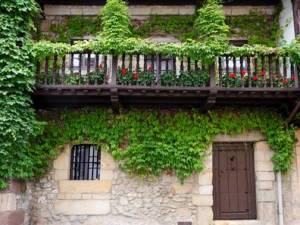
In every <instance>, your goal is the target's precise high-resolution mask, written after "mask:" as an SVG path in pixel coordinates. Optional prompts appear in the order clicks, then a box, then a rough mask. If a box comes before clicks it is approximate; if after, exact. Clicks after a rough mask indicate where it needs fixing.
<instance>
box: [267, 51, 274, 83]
mask: <svg viewBox="0 0 300 225" xmlns="http://www.w3.org/2000/svg"><path fill="white" fill-rule="evenodd" d="M272 60H273V57H272V55H269V59H268V64H269V78H270V84H269V85H270V87H271V88H272V87H273V85H274V84H273V65H272Z"/></svg>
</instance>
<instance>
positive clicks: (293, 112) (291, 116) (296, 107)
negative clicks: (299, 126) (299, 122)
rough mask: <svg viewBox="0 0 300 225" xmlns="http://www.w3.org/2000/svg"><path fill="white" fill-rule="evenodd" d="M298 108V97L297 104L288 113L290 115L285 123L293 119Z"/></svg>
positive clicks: (299, 103)
mask: <svg viewBox="0 0 300 225" xmlns="http://www.w3.org/2000/svg"><path fill="white" fill-rule="evenodd" d="M299 109H300V99H298V102H297V104H296V105H295V107H294V109H293V111H292V112H291V113H290V115H289V117H288V119H287V121H286V122H287V124H290V123H291V122H292V121H293V119H294V118H295V116H296V114H297V113H298V111H299Z"/></svg>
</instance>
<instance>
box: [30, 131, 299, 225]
mask: <svg viewBox="0 0 300 225" xmlns="http://www.w3.org/2000/svg"><path fill="white" fill-rule="evenodd" d="M215 141H216V142H240V141H249V142H255V145H254V147H255V172H256V197H257V211H258V218H257V220H243V221H213V210H212V205H213V196H212V193H213V186H212V176H213V173H212V155H211V154H210V155H209V156H208V157H207V159H206V162H205V165H206V167H205V170H204V171H203V172H201V173H200V174H194V175H193V176H191V177H190V178H189V179H188V180H187V181H186V182H185V183H184V184H183V185H182V184H181V183H180V182H179V180H178V179H177V178H176V177H175V176H173V175H172V174H164V175H163V176H162V177H160V178H153V179H147V180H143V179H141V178H137V177H130V176H129V175H128V174H125V173H123V172H122V171H121V170H120V169H119V168H118V165H117V163H116V162H114V160H113V159H112V158H111V156H110V155H109V154H108V153H106V152H105V149H103V148H102V152H101V171H100V180H96V181H70V180H68V178H69V164H70V148H71V146H66V148H65V149H64V151H63V152H62V153H61V154H60V156H59V157H58V158H57V159H56V160H55V162H54V166H53V170H52V171H51V172H50V173H48V174H47V175H46V176H45V177H44V178H42V179H41V180H40V181H39V182H36V183H33V184H28V188H27V194H28V196H31V198H30V199H31V201H30V203H31V206H30V209H31V213H30V214H26V218H27V217H29V218H27V222H26V223H25V224H24V225H29V224H30V225H77V224H78V225H79V224H83V225H95V224H97V225H150V224H151V225H177V223H178V222H192V224H193V225H275V224H277V210H276V209H277V208H276V207H277V199H276V193H277V192H276V187H277V186H276V181H275V174H274V173H273V171H272V163H271V157H272V151H271V150H270V149H269V147H268V145H267V143H266V141H265V139H264V137H263V136H262V135H261V134H260V133H259V132H250V133H247V134H245V135H240V136H236V137H229V136H224V135H220V136H217V137H216V139H215ZM211 149H212V148H211V147H210V149H209V152H210V153H211ZM285 182H286V181H285ZM287 193H289V190H288V189H287V190H286V191H285V195H287ZM291 204H292V203H291ZM286 211H287V213H288V214H289V215H290V211H291V210H290V209H287V210H286ZM290 224H292V223H290ZM295 224H297V223H294V225H295Z"/></svg>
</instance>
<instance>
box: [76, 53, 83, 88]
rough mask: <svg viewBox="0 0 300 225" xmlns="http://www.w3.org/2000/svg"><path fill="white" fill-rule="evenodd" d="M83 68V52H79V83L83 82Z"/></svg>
mask: <svg viewBox="0 0 300 225" xmlns="http://www.w3.org/2000/svg"><path fill="white" fill-rule="evenodd" d="M81 69H82V53H79V82H78V83H77V84H81V78H82V76H81Z"/></svg>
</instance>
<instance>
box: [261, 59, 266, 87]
mask: <svg viewBox="0 0 300 225" xmlns="http://www.w3.org/2000/svg"><path fill="white" fill-rule="evenodd" d="M261 75H262V76H263V79H264V87H266V86H267V83H266V81H267V80H266V76H267V73H266V67H265V56H264V55H262V56H261Z"/></svg>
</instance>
